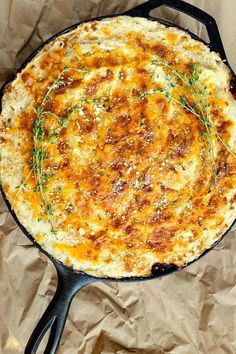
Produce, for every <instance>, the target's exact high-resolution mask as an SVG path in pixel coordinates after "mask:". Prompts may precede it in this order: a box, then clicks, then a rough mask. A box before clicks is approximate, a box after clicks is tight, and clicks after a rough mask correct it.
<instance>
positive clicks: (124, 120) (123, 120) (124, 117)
mask: <svg viewBox="0 0 236 354" xmlns="http://www.w3.org/2000/svg"><path fill="white" fill-rule="evenodd" d="M116 120H117V122H118V123H119V124H120V125H122V126H127V125H128V124H129V123H130V122H131V116H130V115H129V114H126V113H122V114H121V115H119V117H118V118H117V119H116Z"/></svg>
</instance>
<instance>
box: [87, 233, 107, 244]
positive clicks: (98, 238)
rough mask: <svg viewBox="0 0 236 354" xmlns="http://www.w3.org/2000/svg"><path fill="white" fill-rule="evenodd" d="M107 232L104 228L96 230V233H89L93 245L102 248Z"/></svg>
mask: <svg viewBox="0 0 236 354" xmlns="http://www.w3.org/2000/svg"><path fill="white" fill-rule="evenodd" d="M105 236H106V232H105V231H104V230H101V231H98V232H96V234H95V235H91V234H90V235H89V239H90V240H91V243H92V246H94V247H95V248H100V247H101V246H102V245H103V244H104V242H105Z"/></svg>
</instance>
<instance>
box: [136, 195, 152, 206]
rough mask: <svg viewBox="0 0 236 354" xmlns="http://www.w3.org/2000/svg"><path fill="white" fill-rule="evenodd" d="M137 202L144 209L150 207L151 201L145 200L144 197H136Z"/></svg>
mask: <svg viewBox="0 0 236 354" xmlns="http://www.w3.org/2000/svg"><path fill="white" fill-rule="evenodd" d="M135 202H136V203H137V204H138V205H139V206H140V207H141V208H143V207H144V206H147V205H150V202H149V200H147V199H144V198H142V197H140V196H139V195H136V196H135Z"/></svg>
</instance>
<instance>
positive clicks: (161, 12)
mask: <svg viewBox="0 0 236 354" xmlns="http://www.w3.org/2000/svg"><path fill="white" fill-rule="evenodd" d="M149 15H150V16H151V17H154V18H157V19H159V20H164V21H167V22H168V23H169V24H173V25H177V26H180V27H183V28H185V29H188V30H189V31H190V32H191V33H192V34H194V35H195V36H197V37H199V38H201V39H202V40H203V41H204V42H206V43H207V44H209V43H210V39H209V36H208V33H207V30H206V27H205V26H204V25H203V24H202V23H200V22H199V21H197V20H195V19H194V18H192V17H191V16H189V15H187V14H185V13H182V12H179V11H176V10H174V9H171V8H170V7H167V6H165V5H162V6H160V7H159V8H158V9H154V10H151V11H150V13H149ZM183 23H184V26H183Z"/></svg>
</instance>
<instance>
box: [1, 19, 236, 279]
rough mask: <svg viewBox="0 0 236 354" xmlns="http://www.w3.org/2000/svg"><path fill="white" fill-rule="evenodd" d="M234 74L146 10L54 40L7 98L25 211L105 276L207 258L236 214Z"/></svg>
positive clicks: (59, 254) (42, 233) (17, 195)
mask: <svg viewBox="0 0 236 354" xmlns="http://www.w3.org/2000/svg"><path fill="white" fill-rule="evenodd" d="M229 82H230V73H229V70H228V69H227V68H226V66H225V65H224V64H223V63H222V61H221V60H220V58H219V56H218V55H217V54H216V53H210V51H209V49H208V48H207V47H206V46H205V45H203V44H202V43H200V42H197V41H195V40H193V39H191V38H190V37H189V36H188V35H187V34H185V33H184V32H182V31H180V30H177V29H175V28H166V27H164V26H163V25H160V24H159V23H158V22H156V21H149V20H146V19H142V18H129V17H114V18H110V19H106V20H102V21H92V22H88V23H84V24H81V25H79V26H78V27H77V28H76V29H74V30H73V31H70V32H69V33H67V34H64V35H62V36H60V37H58V38H57V39H55V40H53V41H52V42H50V43H49V44H47V45H46V46H45V47H44V48H43V49H42V50H41V51H40V52H39V53H38V54H37V55H36V56H35V57H34V58H33V59H32V60H31V62H30V63H29V64H27V66H26V67H25V69H23V70H22V71H21V73H19V74H18V75H17V77H16V79H15V80H14V81H13V82H12V83H11V84H10V85H9V86H8V88H7V89H6V92H5V94H4V97H3V102H2V114H1V116H0V145H1V183H2V185H3V189H4V192H5V193H6V196H7V198H8V199H9V201H10V202H11V205H12V208H13V209H14V211H15V212H16V215H17V216H18V218H19V220H20V222H21V223H22V224H23V225H24V226H25V227H26V229H27V230H28V231H29V232H30V233H31V234H32V235H33V237H34V238H35V239H36V241H37V242H38V243H39V244H40V245H42V247H43V248H44V249H45V250H46V251H48V252H49V253H50V254H51V255H53V256H54V257H56V258H57V259H58V260H60V261H62V262H64V263H65V264H67V265H70V266H72V267H74V268H75V269H76V270H82V271H85V272H87V273H89V274H93V275H95V276H113V277H123V276H147V275H150V273H151V268H152V265H153V264H154V263H165V264H175V265H176V266H177V267H182V266H184V265H185V264H186V263H188V262H189V261H191V260H193V259H195V258H197V257H198V256H199V255H200V254H201V253H202V252H203V251H204V250H205V249H207V248H209V247H211V246H212V244H213V243H214V242H215V241H217V240H218V239H219V238H220V237H221V235H222V234H223V233H224V232H225V231H226V230H227V229H228V227H229V226H230V225H231V223H232V222H233V219H234V217H235V131H236V129H235V121H236V113H235V112H236V103H235V99H234V97H233V96H232V94H231V93H230V92H229Z"/></svg>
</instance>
